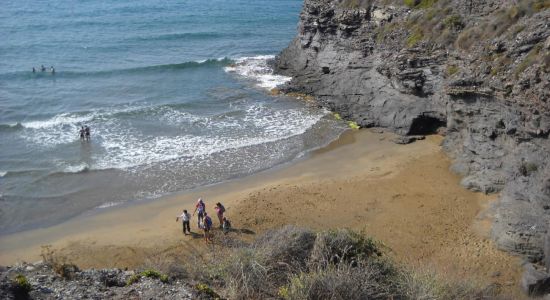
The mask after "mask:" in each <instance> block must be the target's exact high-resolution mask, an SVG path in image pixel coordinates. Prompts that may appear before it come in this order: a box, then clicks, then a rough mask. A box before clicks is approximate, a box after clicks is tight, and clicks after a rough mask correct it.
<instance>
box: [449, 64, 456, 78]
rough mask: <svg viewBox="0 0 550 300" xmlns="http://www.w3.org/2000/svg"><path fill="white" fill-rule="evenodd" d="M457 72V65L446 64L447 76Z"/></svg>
mask: <svg viewBox="0 0 550 300" xmlns="http://www.w3.org/2000/svg"><path fill="white" fill-rule="evenodd" d="M457 72H458V67H457V66H455V65H448V66H447V74H448V75H449V76H451V75H454V74H456V73H457Z"/></svg>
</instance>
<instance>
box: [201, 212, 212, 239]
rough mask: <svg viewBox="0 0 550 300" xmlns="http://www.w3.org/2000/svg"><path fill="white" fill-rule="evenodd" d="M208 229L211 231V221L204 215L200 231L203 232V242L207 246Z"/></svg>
mask: <svg viewBox="0 0 550 300" xmlns="http://www.w3.org/2000/svg"><path fill="white" fill-rule="evenodd" d="M210 229H212V219H211V218H210V216H209V215H207V214H206V212H205V213H204V221H203V222H202V230H204V242H205V243H207V244H208V241H210Z"/></svg>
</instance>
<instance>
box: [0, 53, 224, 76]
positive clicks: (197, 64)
mask: <svg viewBox="0 0 550 300" xmlns="http://www.w3.org/2000/svg"><path fill="white" fill-rule="evenodd" d="M233 62H234V61H233V60H232V59H230V58H228V57H222V58H210V59H204V60H197V61H187V62H183V63H177V64H164V65H153V66H144V67H135V68H128V69H115V70H101V71H90V72H86V71H84V72H74V71H64V70H57V72H56V73H55V75H52V74H50V73H42V72H39V73H32V72H31V71H19V72H12V73H4V74H0V79H38V78H54V77H55V78H56V79H62V78H78V77H101V76H115V75H126V74H141V73H149V72H163V71H178V70H184V69H192V68H201V67H223V66H226V65H229V64H231V63H233Z"/></svg>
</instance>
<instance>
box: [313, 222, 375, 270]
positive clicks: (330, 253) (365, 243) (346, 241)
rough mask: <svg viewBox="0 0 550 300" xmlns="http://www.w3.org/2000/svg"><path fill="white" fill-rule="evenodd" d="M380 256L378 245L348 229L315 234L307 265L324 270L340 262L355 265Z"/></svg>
mask: <svg viewBox="0 0 550 300" xmlns="http://www.w3.org/2000/svg"><path fill="white" fill-rule="evenodd" d="M381 254H382V253H381V251H380V250H379V247H378V244H377V243H376V242H375V241H374V240H373V239H371V238H367V237H365V236H364V235H363V234H360V233H357V232H355V231H352V230H349V229H338V230H330V231H325V232H320V233H318V234H317V238H316V239H315V244H314V246H313V250H312V251H311V256H310V259H309V265H310V268H325V267H327V266H329V265H335V264H340V263H342V262H346V263H352V264H357V263H358V262H359V261H361V260H365V259H367V258H370V257H373V256H380V255H381Z"/></svg>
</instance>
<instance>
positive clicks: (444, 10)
mask: <svg viewBox="0 0 550 300" xmlns="http://www.w3.org/2000/svg"><path fill="white" fill-rule="evenodd" d="M549 8H550V1H548V0H539V1H511V0H508V1H506V0H504V1H501V0H484V1H482V0H468V1H464V0H439V1H437V0H416V1H415V0H405V1H398V0H395V1H388V0H386V1H377V0H305V3H304V6H303V10H302V13H301V16H300V23H299V26H298V34H297V36H296V38H295V39H294V40H293V41H292V42H291V44H290V45H289V46H288V48H286V49H285V50H284V51H283V52H282V53H281V54H280V55H279V57H278V58H277V61H276V70H277V72H279V73H281V74H284V75H289V76H292V77H293V79H292V81H291V82H290V83H289V84H287V85H286V86H284V87H283V88H282V90H283V91H286V92H301V93H307V94H311V95H313V96H315V98H316V99H317V100H318V101H319V103H320V104H321V105H323V106H325V107H327V108H329V109H331V110H333V111H336V112H338V113H340V115H341V116H342V117H343V118H345V119H349V120H353V121H356V122H357V123H358V124H359V125H360V126H362V127H386V128H389V129H391V130H393V131H395V132H397V133H399V134H402V135H418V134H429V133H432V132H435V131H438V132H440V133H443V134H445V135H446V137H445V141H444V144H443V147H444V149H445V150H446V151H447V152H448V153H449V155H451V157H452V158H453V159H454V164H453V166H452V168H453V170H454V171H455V172H458V173H460V174H461V175H462V176H463V180H462V184H463V185H464V186H465V187H467V188H469V189H472V190H476V191H481V192H485V193H494V192H500V200H499V202H498V204H496V205H495V207H494V208H493V209H494V214H495V219H494V226H493V230H492V235H493V238H494V239H495V240H496V242H497V243H498V245H499V246H500V247H501V248H502V249H505V250H508V251H511V252H513V253H517V254H520V255H523V256H524V257H526V258H528V259H529V260H530V261H541V260H543V259H544V257H545V255H546V258H547V259H548V258H549V257H550V253H548V251H549V250H548V247H546V249H547V250H546V251H547V253H546V254H545V253H544V251H545V250H544V240H545V238H547V237H546V236H547V235H548V232H549V227H550V226H549V224H550V159H549V156H550V142H549V140H548V136H549V133H550V74H549V70H550V55H549V49H550V28H549V26H550V25H549V24H550V22H549V20H550V9H549ZM549 260H550V259H549Z"/></svg>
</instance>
